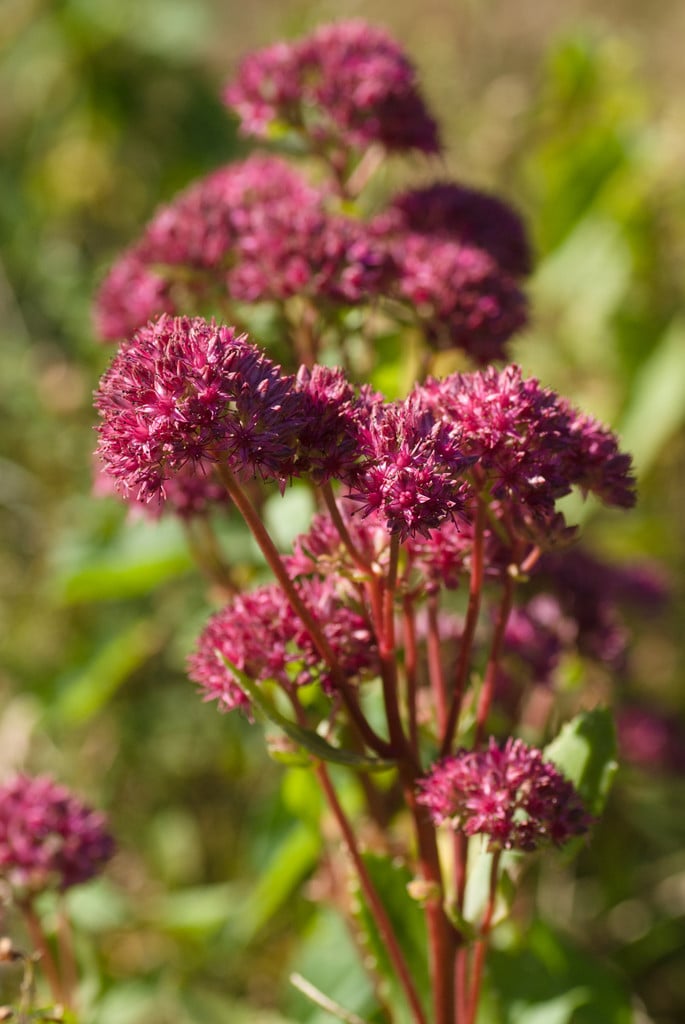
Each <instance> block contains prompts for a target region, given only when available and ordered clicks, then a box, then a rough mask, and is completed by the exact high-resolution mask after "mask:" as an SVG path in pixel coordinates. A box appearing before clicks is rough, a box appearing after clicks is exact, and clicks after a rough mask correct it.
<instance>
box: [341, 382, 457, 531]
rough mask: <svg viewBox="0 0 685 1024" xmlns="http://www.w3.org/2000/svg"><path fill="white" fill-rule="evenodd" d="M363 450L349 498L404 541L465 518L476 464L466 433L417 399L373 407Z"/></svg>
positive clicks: (363, 431) (361, 431) (363, 425)
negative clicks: (466, 447)
mask: <svg viewBox="0 0 685 1024" xmlns="http://www.w3.org/2000/svg"><path fill="white" fill-rule="evenodd" d="M358 444H359V452H360V456H361V458H360V463H359V467H358V468H357V469H356V470H355V472H354V473H353V474H352V476H351V480H350V491H349V495H348V496H349V498H350V499H351V500H352V501H355V502H358V503H359V508H360V510H361V513H362V515H364V516H366V515H369V514H370V513H375V514H376V515H377V516H378V518H379V520H380V521H383V522H385V525H386V529H387V530H388V532H389V533H391V534H396V535H398V536H399V539H400V541H405V540H406V539H407V538H408V537H411V536H414V535H415V534H417V533H418V534H424V535H425V534H428V533H429V531H430V530H432V529H434V528H435V527H436V526H438V525H439V524H440V523H441V522H443V521H444V520H445V519H448V518H454V517H455V516H458V515H460V514H461V513H462V512H463V510H464V500H465V494H466V487H465V484H464V480H463V476H464V473H465V471H466V469H467V468H468V467H469V466H470V464H471V461H472V460H471V459H470V458H469V457H468V456H465V455H464V452H463V448H462V437H461V432H460V430H459V429H458V427H455V426H454V425H450V424H447V423H445V422H442V421H441V420H440V419H439V418H436V417H435V416H434V415H433V414H432V413H431V411H430V410H429V409H427V408H422V407H421V405H420V403H419V402H417V401H416V400H415V398H414V396H410V397H409V398H408V399H406V400H405V401H403V402H395V403H382V402H376V403H375V404H372V405H371V407H370V408H369V410H368V411H367V413H366V415H365V416H364V418H363V420H360V422H359V424H358Z"/></svg>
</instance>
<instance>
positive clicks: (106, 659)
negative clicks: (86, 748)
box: [54, 621, 160, 725]
mask: <svg viewBox="0 0 685 1024" xmlns="http://www.w3.org/2000/svg"><path fill="white" fill-rule="evenodd" d="M159 643H160V637H159V632H158V630H157V629H155V627H154V625H153V623H151V622H145V621H143V622H134V623H133V624H132V625H128V626H126V627H125V628H124V629H122V630H119V631H118V632H117V633H115V634H114V635H113V636H112V637H111V639H110V640H108V641H107V643H106V644H104V645H103V646H102V647H101V648H100V649H99V650H98V651H97V652H96V653H95V654H94V656H93V657H92V659H91V660H90V661H89V662H88V664H87V665H85V666H84V668H83V669H82V671H81V672H79V673H78V674H77V675H74V676H72V677H71V679H69V680H68V681H67V682H66V683H64V684H63V685H62V686H60V692H59V696H58V697H57V700H56V702H55V706H54V710H55V713H56V714H57V715H58V716H59V717H61V718H62V719H63V720H64V721H65V722H67V723H69V724H71V725H75V724H79V723H82V722H86V721H88V719H90V718H92V717H93V715H95V714H97V712H98V711H100V710H101V709H102V708H103V707H104V706H105V705H106V704H107V702H108V701H109V700H110V699H111V698H112V697H113V696H114V694H115V693H116V692H117V690H118V689H119V688H120V687H121V686H123V684H124V683H125V682H126V680H127V679H128V678H129V677H130V676H131V675H132V673H133V672H135V670H136V669H137V668H139V666H140V665H142V664H143V662H145V661H146V660H147V659H148V658H149V657H150V655H151V654H152V653H153V652H154V651H155V650H156V649H157V648H158V646H159Z"/></svg>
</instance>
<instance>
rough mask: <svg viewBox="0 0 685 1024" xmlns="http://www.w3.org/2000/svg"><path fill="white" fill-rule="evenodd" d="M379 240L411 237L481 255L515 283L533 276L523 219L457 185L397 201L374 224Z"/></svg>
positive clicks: (494, 200)
mask: <svg viewBox="0 0 685 1024" xmlns="http://www.w3.org/2000/svg"><path fill="white" fill-rule="evenodd" d="M373 228H374V230H375V231H377V232H378V233H379V234H380V235H382V236H385V237H390V238H392V237H393V236H402V235H405V234H407V233H408V232H412V233H416V234H421V235H428V236H430V237H431V238H433V239H439V238H443V239H446V240H450V241H452V242H456V243H458V244H459V245H463V246H466V247H467V248H475V249H481V250H482V251H483V252H486V253H488V255H489V256H490V257H491V258H492V259H493V260H494V261H495V263H497V264H498V266H499V267H501V269H502V270H503V271H505V272H506V273H507V274H511V275H512V276H513V277H525V276H526V275H527V274H529V273H530V271H531V265H532V256H531V251H530V243H529V241H528V237H527V235H526V230H525V227H524V226H523V222H522V220H521V218H520V217H519V215H518V214H517V213H516V212H515V211H514V210H513V209H512V208H511V207H510V206H509V205H508V204H507V203H505V202H503V200H501V199H499V198H498V197H497V196H492V195H488V194H487V193H486V192H479V191H478V190H477V189H473V188H466V187H465V186H464V185H458V184H456V182H436V183H435V184H433V185H429V186H427V187H426V188H420V189H413V190H412V191H409V192H403V193H401V195H399V196H396V197H395V198H394V199H393V201H392V203H391V205H390V207H389V208H388V209H387V210H384V211H383V212H382V213H380V214H379V215H378V216H377V217H376V218H374V221H373Z"/></svg>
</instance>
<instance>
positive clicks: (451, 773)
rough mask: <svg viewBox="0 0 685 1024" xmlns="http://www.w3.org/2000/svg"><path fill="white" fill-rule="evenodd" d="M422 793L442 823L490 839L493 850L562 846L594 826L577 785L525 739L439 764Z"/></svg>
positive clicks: (421, 785) (423, 783) (463, 752)
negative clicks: (524, 741) (579, 794)
mask: <svg viewBox="0 0 685 1024" xmlns="http://www.w3.org/2000/svg"><path fill="white" fill-rule="evenodd" d="M419 789H420V792H419V796H418V800H419V803H422V804H424V806H426V807H427V808H428V809H429V811H430V813H431V817H432V818H433V821H434V822H435V823H436V824H437V825H442V824H443V823H445V824H448V825H450V827H451V828H453V829H455V830H459V831H463V832H464V833H465V834H466V835H467V836H474V835H485V836H488V839H489V846H490V848H491V849H498V850H525V851H532V850H537V849H538V848H539V847H540V846H544V845H548V844H553V845H555V846H561V845H563V843H565V842H567V841H568V840H569V839H572V838H573V836H578V835H582V834H583V833H584V832H587V830H588V828H589V827H590V824H591V823H592V819H591V817H590V815H589V814H588V813H587V812H586V810H585V808H584V807H583V804H582V801H581V799H580V797H579V796H578V793H577V792H576V790H575V789H574V787H573V785H572V784H571V783H570V782H569V781H568V780H567V779H565V778H564V776H563V775H562V774H561V773H560V772H559V771H558V769H557V768H555V766H554V765H553V764H552V763H551V762H549V761H545V760H543V756H542V752H541V751H540V750H536V749H535V748H533V747H528V746H526V744H525V743H523V742H522V741H521V740H515V739H509V740H507V742H506V743H505V745H504V746H503V747H499V746H498V745H497V743H496V742H495V740H493V739H491V740H490V743H489V745H488V747H487V749H486V750H475V751H469V750H460V751H459V752H458V753H457V754H455V755H454V756H453V757H447V758H445V759H444V760H443V761H440V762H439V763H438V764H437V765H435V766H434V767H433V769H432V770H431V771H430V773H429V774H428V775H427V776H426V777H425V778H424V779H423V780H422V781H421V782H420V783H419Z"/></svg>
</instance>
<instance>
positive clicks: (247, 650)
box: [189, 576, 378, 710]
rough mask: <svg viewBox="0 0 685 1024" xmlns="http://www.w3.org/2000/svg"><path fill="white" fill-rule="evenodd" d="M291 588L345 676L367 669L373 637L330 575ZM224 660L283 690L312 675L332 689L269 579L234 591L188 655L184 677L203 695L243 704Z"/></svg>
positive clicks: (373, 658)
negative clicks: (310, 614)
mask: <svg viewBox="0 0 685 1024" xmlns="http://www.w3.org/2000/svg"><path fill="white" fill-rule="evenodd" d="M297 589H298V590H299V592H300V595H301V597H302V598H303V599H304V600H305V602H306V603H307V604H308V606H309V607H310V609H311V610H312V611H313V612H314V614H315V615H316V617H317V619H318V620H319V622H320V623H321V626H322V630H323V632H324V634H325V636H326V639H327V640H328V643H329V644H330V646H331V647H332V649H333V651H334V652H335V655H336V658H337V659H338V662H339V664H340V666H341V669H342V671H343V672H344V673H345V675H346V677H347V678H348V679H358V678H360V677H361V676H363V675H368V674H369V673H372V674H375V672H376V671H377V667H378V666H377V650H376V644H375V640H374V638H373V636H372V634H371V631H370V629H369V626H368V624H367V622H366V620H365V619H364V618H363V616H362V615H361V614H360V613H359V612H358V611H356V610H355V609H354V608H353V607H351V606H350V605H348V604H346V603H345V602H344V601H342V600H340V597H339V594H340V591H341V588H340V587H338V585H337V582H336V579H335V577H334V576H329V577H328V578H327V579H326V580H322V579H301V580H298V582H297ZM344 589H345V587H344V585H343V588H342V590H343V591H344ZM224 659H225V660H224ZM227 662H228V663H230V665H234V666H235V667H236V668H237V669H239V670H240V672H243V673H245V674H246V675H248V676H249V677H250V678H251V679H252V680H254V681H255V682H266V681H269V680H273V681H275V682H276V683H278V684H279V685H280V686H282V687H285V688H286V689H289V688H291V687H293V686H305V685H307V684H309V683H313V682H318V683H319V684H320V685H321V686H322V688H323V689H324V690H325V691H326V692H331V690H332V688H333V682H332V679H331V674H330V670H329V668H328V667H327V666H326V665H325V664H324V663H323V662H322V661H321V656H320V655H319V653H318V651H317V649H316V647H315V646H314V643H313V641H312V639H311V637H310V635H309V633H308V632H307V630H306V629H305V627H304V626H303V625H302V623H301V621H300V619H299V617H298V616H297V615H296V614H295V612H294V611H293V610H292V608H291V607H290V604H289V603H288V600H287V598H286V597H285V595H284V593H283V591H282V590H281V588H280V587H278V586H277V585H276V584H271V585H268V586H264V587H259V588H257V589H256V590H253V591H250V592H249V593H246V594H241V595H239V596H237V597H236V598H234V599H233V600H232V601H231V602H230V603H229V604H228V605H226V607H225V608H223V609H222V610H221V611H219V612H217V614H216V615H214V616H213V617H212V618H211V619H210V621H209V624H208V625H207V627H206V629H205V630H204V632H203V634H202V636H201V637H200V639H199V641H198V644H197V648H196V651H195V653H194V654H193V655H192V656H191V658H190V660H189V670H190V677H191V679H193V680H194V681H195V682H197V683H199V685H200V686H201V688H202V689H203V690H204V692H205V695H206V698H207V700H217V701H218V702H219V705H220V707H221V708H222V709H223V710H231V709H232V708H236V707H243V708H249V705H250V701H249V697H248V696H247V694H246V693H245V692H244V690H242V689H241V687H240V679H239V678H238V677H236V676H235V674H234V673H232V672H231V669H230V667H229V665H227Z"/></svg>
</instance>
